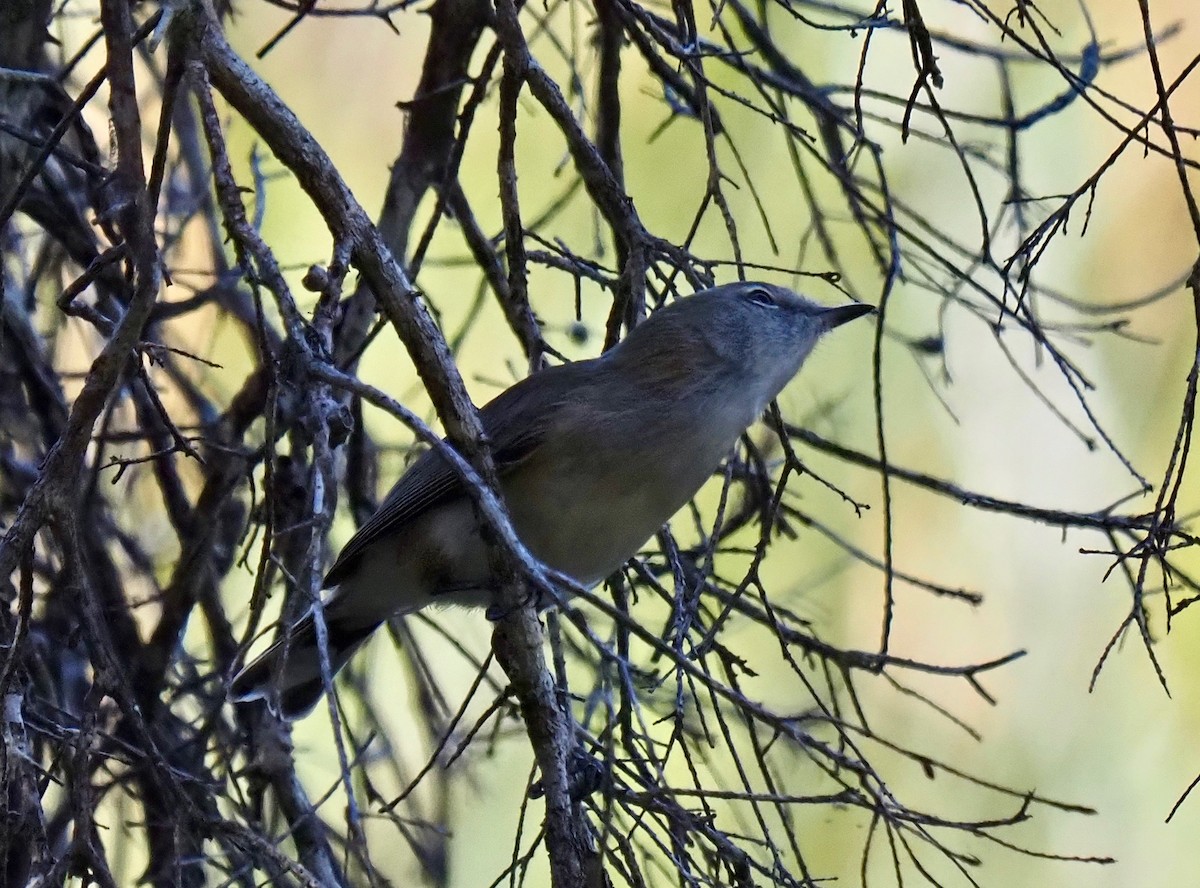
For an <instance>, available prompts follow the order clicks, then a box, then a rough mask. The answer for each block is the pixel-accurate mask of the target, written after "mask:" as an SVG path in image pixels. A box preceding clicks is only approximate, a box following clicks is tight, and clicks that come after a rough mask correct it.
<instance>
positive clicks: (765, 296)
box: [746, 287, 779, 308]
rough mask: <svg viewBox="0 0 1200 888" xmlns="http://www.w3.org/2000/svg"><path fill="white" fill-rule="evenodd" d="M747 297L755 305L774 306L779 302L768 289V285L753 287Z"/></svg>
mask: <svg viewBox="0 0 1200 888" xmlns="http://www.w3.org/2000/svg"><path fill="white" fill-rule="evenodd" d="M746 298H747V299H749V300H750V301H751V302H753V303H754V304H755V305H767V306H770V307H771V308H774V307H776V306H777V305H778V304H779V303H777V302H776V301H775V297H774V296H772V295H771V292H770V291H769V290H767V288H766V287H751V288H750V291H749V292H748V293H746Z"/></svg>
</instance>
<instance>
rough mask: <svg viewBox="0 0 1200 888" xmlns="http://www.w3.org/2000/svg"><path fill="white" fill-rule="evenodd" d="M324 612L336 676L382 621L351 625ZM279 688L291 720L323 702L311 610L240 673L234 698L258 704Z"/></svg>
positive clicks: (233, 688) (282, 707) (282, 705)
mask: <svg viewBox="0 0 1200 888" xmlns="http://www.w3.org/2000/svg"><path fill="white" fill-rule="evenodd" d="M324 613H325V627H326V629H327V632H326V635H327V637H328V641H329V645H328V650H329V667H330V671H331V673H333V674H336V673H337V671H338V670H339V669H341V668H342V667H343V666H345V665H346V662H347V661H348V660H349V659H350V657H351V656H353V655H354V652H355V651H356V650H358V648H359V646H360V645H361V644H362V643H363V642H364V641H366V640H367V638H368V637H370V635H371V633H372V632H374V631H375V630H376V628H378V626H379V623H367V624H365V625H364V624H362V623H361V622H356V623H354V624H353V625H351V623H350V621H348V620H345V619H341V620H339V619H338V616H337V614H336V611H335V610H334V609H331V608H327V609H326V610H325V612H324ZM275 689H278V691H279V709H280V712H281V713H282V715H283V716H284V717H285V718H288V719H293V718H299V717H300V716H302V715H306V714H307V713H308V712H310V711H311V710H312V708H313V707H314V706H316V705H317V701H318V700H319V699H321V694H322V693H323V692H324V690H325V685H324V682H323V681H322V680H321V654H320V649H319V647H318V645H317V629H316V621H315V619H314V617H313V615H312V613H311V612H309V613H308V614H306V615H305V616H304V617H303V618H302V619H301V620H300V621H299V622H298V623H296V624H295V625H294V626H293V627H292V628H291V629H290V630H289V631H288V632H287V634H286V635H285V636H284V637H283V638H280V639H279V641H277V642H275V643H274V644H273V645H271V646H270V647H269V648H267V650H266V651H265V652H264V653H263V654H262V655H261V656H259V657H257V658H256V659H255V660H253V661H252V662H251V663H249V664H248V665H247V666H245V667H244V668H243V669H242V671H241V672H239V673H238V674H237V676H236V677H235V678H234V679H233V684H232V686H231V687H230V691H229V696H230V697H231V698H233V699H234V700H256V699H260V698H267V697H269V696H271V693H272V691H273V690H275Z"/></svg>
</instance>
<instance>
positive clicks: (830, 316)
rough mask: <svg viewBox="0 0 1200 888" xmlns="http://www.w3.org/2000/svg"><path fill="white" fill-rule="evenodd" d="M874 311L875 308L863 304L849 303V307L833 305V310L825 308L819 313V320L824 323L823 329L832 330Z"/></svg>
mask: <svg viewBox="0 0 1200 888" xmlns="http://www.w3.org/2000/svg"><path fill="white" fill-rule="evenodd" d="M874 310H875V306H873V305H867V304H866V303H865V302H851V303H850V304H849V305H835V306H834V307H833V308H827V309H825V311H823V312H821V320H823V321H824V322H825V329H826V330H832V329H833V328H834V327H840V326H841V325H842V324H844V323H846V322H847V321H852V320H854V319H855V318H861V317H862V316H863V315H865V314H870V313H871V312H873V311H874Z"/></svg>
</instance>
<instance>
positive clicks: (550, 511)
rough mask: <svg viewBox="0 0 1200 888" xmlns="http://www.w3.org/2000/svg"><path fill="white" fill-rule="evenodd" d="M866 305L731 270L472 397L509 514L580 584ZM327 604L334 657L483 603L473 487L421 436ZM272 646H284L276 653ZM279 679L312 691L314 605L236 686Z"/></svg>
mask: <svg viewBox="0 0 1200 888" xmlns="http://www.w3.org/2000/svg"><path fill="white" fill-rule="evenodd" d="M870 311H873V309H872V308H871V306H869V305H862V304H857V303H854V304H850V305H842V306H838V307H836V308H826V307H824V306H821V305H818V304H817V303H815V302H812V301H810V300H808V299H806V298H804V297H803V296H800V295H798V294H796V293H793V292H792V291H791V290H787V289H785V288H783V287H777V286H774V285H772V284H764V283H737V284H727V285H725V286H721V287H714V288H713V289H711V290H705V291H702V292H700V293H697V294H695V295H694V296H691V297H688V298H686V299H680V300H678V301H676V302H674V303H673V304H671V305H670V306H668V307H666V308H663V309H660V310H659V311H657V312H655V313H654V314H653V315H652V316H651V317H649V318H648V319H647V320H646V321H644V322H643V323H641V324H639V325H638V326H637V327H636V328H635V329H634V330H632V331H631V332H630V334H629V335H628V336H627V337H626V338H625V339H624V341H622V342H621V343H620V344H619V345H617V346H616V347H615V348H613V349H612V350H610V351H608V352H607V353H605V354H604V355H601V356H600V357H598V358H594V359H592V360H587V361H577V362H575V363H573V364H564V365H562V366H557V367H549V368H547V369H545V370H542V371H541V372H539V373H535V374H533V375H532V376H530V377H528V378H527V379H524V380H522V381H521V382H518V383H517V384H516V385H514V386H512V387H511V388H509V389H507V390H505V391H504V392H501V393H500V394H499V395H497V396H496V398H495V399H494V400H492V401H491V402H490V403H488V404H487V406H485V407H484V408H483V409H482V410H480V411H479V415H480V419H481V420H482V421H483V428H484V431H485V432H486V434H487V436H488V439H489V441H490V442H491V447H492V456H493V458H494V459H495V462H496V468H497V470H498V472H499V476H500V488H501V492H502V494H503V496H504V502H505V504H506V506H507V507H508V512H509V515H510V516H511V518H512V525H513V529H514V530H515V531H516V533H517V535H518V536H519V537H520V538H521V541H522V542H523V543H524V544H525V546H526V547H527V548H528V549H529V551H530V552H532V553H533V554H534V555H535V556H536V557H537V558H538V559H539V560H541V561H542V562H543V563H544V564H546V565H547V566H549V567H551V568H554V569H555V570H557V571H560V572H562V573H564V574H566V575H568V576H570V577H573V578H574V579H576V580H578V581H579V583H580V584H582V585H584V586H592V585H595V584H596V583H599V582H600V581H601V580H603V579H604V578H605V577H607V576H608V575H609V574H611V573H613V572H614V571H615V570H617V569H618V568H619V567H620V566H621V565H622V564H623V563H625V561H626V560H628V559H629V558H630V557H632V556H633V555H634V554H635V553H636V552H637V550H638V548H639V547H640V546H641V545H642V544H643V543H645V542H646V540H648V539H649V538H650V537H651V536H652V535H653V534H654V533H655V532H656V531H657V530H658V529H659V528H660V527H662V525H663V524H664V523H665V522H666V521H667V519H669V518H670V517H671V516H672V515H674V514H675V512H677V511H678V510H679V509H680V508H681V507H682V506H683V505H684V504H685V503H686V502H687V501H688V500H689V499H691V498H692V497H693V496H695V495H696V492H697V491H698V490H699V489H700V487H701V486H702V485H703V484H704V482H705V481H706V480H707V479H708V478H709V477H710V476H711V475H712V474H713V472H714V471H716V469H717V467H718V466H719V464H720V462H721V460H722V459H723V458H724V457H725V456H726V455H727V454H728V453H729V451H730V449H731V448H732V447H733V445H734V443H735V442H736V441H737V439H738V437H739V436H740V435H741V434H742V433H743V432H744V431H745V430H746V429H747V428H748V427H749V426H750V424H751V423H752V422H754V421H755V420H756V419H758V417H759V416H760V415H761V414H762V412H763V410H764V409H765V408H766V406H767V404H768V403H769V402H770V401H771V400H772V399H773V398H774V397H775V396H776V395H778V394H779V392H780V391H781V390H782V389H783V387H784V386H785V385H786V384H787V383H788V381H789V380H790V379H791V378H792V377H793V376H794V375H795V374H796V372H797V371H798V370H799V369H800V365H801V364H803V363H804V359H805V358H806V357H808V355H809V352H811V351H812V348H813V346H814V345H816V344H817V340H819V339H820V338H821V336H822V335H823V334H825V333H827V332H828V331H830V330H832V329H833V328H834V327H837V326H838V325H840V324H844V323H846V322H847V321H851V320H853V319H854V318H858V317H861V316H862V315H864V314H867V313H868V312H870ZM325 586H326V588H330V587H336V590H335V591H334V593H333V595H332V596H331V597H330V598H329V600H328V601H327V602H325V604H324V606H323V612H324V615H325V621H326V625H327V627H328V637H329V661H330V663H331V664H332V666H333V669H334V670H335V671H336V670H338V669H340V668H341V667H342V666H343V665H345V663H346V661H347V660H348V659H349V658H350V657H351V655H352V654H353V653H354V651H355V650H357V648H358V647H359V645H361V644H362V643H363V642H364V641H366V639H367V638H368V637H369V636H370V635H371V633H372V632H374V631H375V629H376V628H377V627H378V626H379V625H380V623H382V622H383V621H384V620H386V619H387V618H388V617H391V616H393V615H395V614H406V613H412V612H413V611H417V610H420V609H421V608H423V607H426V606H427V605H430V604H459V605H466V606H471V607H487V606H489V605H491V604H492V603H493V601H492V598H493V590H494V589H495V587H496V584H495V583H494V582H493V581H492V577H491V572H490V570H489V567H488V556H487V549H486V547H485V545H484V543H483V541H482V539H481V537H480V533H479V528H478V526H477V522H476V518H475V514H474V511H473V509H472V506H471V502H470V499H469V498H468V497H467V495H466V493H465V492H464V491H463V488H462V484H461V482H460V481H459V479H458V476H457V475H456V474H455V472H454V471H453V470H452V469H451V468H450V466H449V465H448V464H447V463H446V462H445V460H443V459H442V457H440V456H438V455H437V453H436V452H434V451H429V452H427V453H425V454H424V455H423V456H421V457H420V458H419V459H417V461H416V462H414V463H413V464H412V466H411V467H410V468H409V470H408V471H407V472H405V473H404V475H403V476H402V477H401V478H400V480H399V481H397V482H396V486H395V487H393V488H392V489H391V492H389V493H388V495H387V498H386V499H385V500H384V501H383V505H381V506H380V507H379V510H378V511H377V512H376V513H375V514H374V515H372V516H371V518H370V519H368V521H367V522H366V523H365V524H364V525H363V526H362V527H361V528H359V531H358V533H356V534H355V535H354V536H353V538H351V540H350V542H349V543H347V544H346V547H345V548H344V549H342V552H341V554H340V555H339V556H338V558H337V561H336V562H334V565H333V567H332V568H331V569H330V571H329V574H328V575H327V576H326V577H325ZM285 652H286V662H281V661H282V660H283V659H284V656H285ZM272 687H277V688H278V691H279V703H280V707H281V710H282V713H283V714H284V715H285V716H287V717H289V718H295V717H297V716H300V715H303V714H304V713H306V712H307V711H308V710H310V709H311V708H312V707H313V706H314V705H315V704H316V702H317V700H318V699H319V698H320V695H321V691H322V681H321V673H320V658H319V654H318V650H317V641H316V632H315V629H314V625H313V617H312V614H308V615H307V616H305V617H304V618H302V619H301V620H300V621H299V622H298V623H297V624H296V625H294V626H293V627H292V628H291V629H289V630H288V632H287V637H286V638H285V639H281V640H280V641H278V642H276V643H275V644H274V645H272V646H271V647H270V648H269V649H268V650H267V651H266V652H265V653H264V654H263V655H262V656H260V657H259V658H258V659H256V660H254V661H253V662H252V663H250V664H249V665H248V666H247V667H246V668H245V669H243V670H242V672H241V673H240V674H239V675H238V676H237V677H236V678H235V679H234V681H233V687H232V696H233V697H234V699H238V700H247V699H253V698H256V697H265V696H267V695H268V693H269V692H270V691H271V689H272Z"/></svg>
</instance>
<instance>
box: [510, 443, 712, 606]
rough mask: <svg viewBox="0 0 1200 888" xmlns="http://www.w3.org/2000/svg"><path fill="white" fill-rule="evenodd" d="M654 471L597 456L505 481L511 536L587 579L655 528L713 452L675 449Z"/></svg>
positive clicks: (605, 570)
mask: <svg viewBox="0 0 1200 888" xmlns="http://www.w3.org/2000/svg"><path fill="white" fill-rule="evenodd" d="M680 459H681V461H680V462H675V461H670V462H668V461H665V460H657V461H654V465H653V470H652V471H647V470H646V469H645V468H641V469H639V467H638V466H636V465H631V464H630V462H629V461H628V460H625V461H624V462H623V464H620V465H615V464H610V465H607V466H606V465H604V460H603V457H602V456H597V457H596V458H595V460H593V461H592V462H591V463H590V464H588V465H577V466H576V467H575V468H576V471H573V472H568V473H565V474H564V475H563V476H559V477H551V478H539V477H536V476H533V477H530V476H528V475H527V476H525V477H522V476H521V474H520V473H519V472H518V473H515V474H514V477H512V478H511V480H509V483H506V484H505V485H504V487H505V491H504V493H505V501H506V503H507V505H508V508H509V511H510V513H511V515H512V519H513V526H514V529H515V530H516V531H517V535H518V536H519V537H520V538H521V540H522V542H524V543H525V545H526V546H527V547H528V548H529V550H530V551H531V552H532V553H533V554H534V555H535V556H537V558H538V559H539V560H541V561H542V562H543V563H545V564H546V565H548V566H549V567H552V568H554V569H555V570H558V571H561V572H562V573H565V574H567V575H568V576H571V577H573V578H575V579H576V580H578V581H579V582H580V583H582V584H584V585H588V586H590V585H594V584H596V583H598V582H600V581H601V580H603V579H604V578H605V577H607V576H608V575H609V574H611V573H612V572H613V571H615V570H617V569H618V568H619V567H620V566H621V565H622V564H623V563H624V562H625V561H626V560H628V559H629V558H630V557H632V556H633V555H634V554H636V553H637V550H638V549H639V548H640V547H641V546H642V545H643V544H644V543H645V542H646V541H647V540H648V539H649V538H650V537H651V536H653V535H654V534H655V532H657V531H658V529H659V528H660V527H662V526H663V524H665V523H666V522H667V520H669V519H670V518H671V516H672V515H674V514H675V512H677V511H678V510H679V509H680V508H681V507H682V506H683V505H684V504H685V503H686V502H687V501H688V500H689V499H691V497H692V496H694V495H695V493H696V491H697V490H698V489H699V488H700V486H701V485H703V483H704V481H705V480H706V479H707V478H708V477H709V476H710V475H711V474H712V471H713V470H714V469H715V467H716V465H717V463H718V462H719V460H720V456H716V457H708V456H707V455H691V454H686V455H680Z"/></svg>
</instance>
